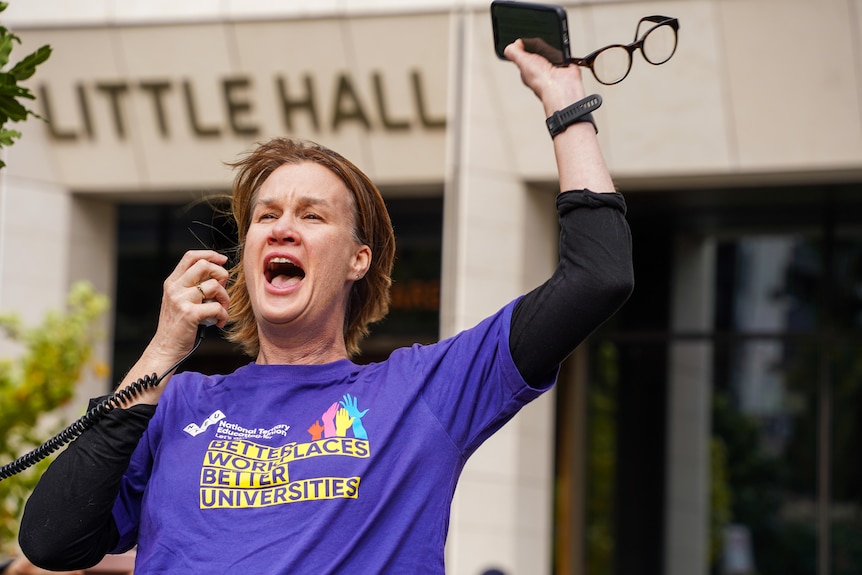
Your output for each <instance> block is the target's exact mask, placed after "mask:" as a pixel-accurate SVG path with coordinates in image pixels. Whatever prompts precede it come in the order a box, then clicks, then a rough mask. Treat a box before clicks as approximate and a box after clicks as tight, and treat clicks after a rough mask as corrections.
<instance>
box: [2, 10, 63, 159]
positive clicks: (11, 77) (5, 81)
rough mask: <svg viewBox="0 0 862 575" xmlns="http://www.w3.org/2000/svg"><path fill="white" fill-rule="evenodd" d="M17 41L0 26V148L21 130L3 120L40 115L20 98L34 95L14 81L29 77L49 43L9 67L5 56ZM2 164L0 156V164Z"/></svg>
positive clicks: (49, 48)
mask: <svg viewBox="0 0 862 575" xmlns="http://www.w3.org/2000/svg"><path fill="white" fill-rule="evenodd" d="M7 6H8V3H6V2H0V12H3V11H4V10H5V9H6V7H7ZM16 42H17V43H19V44H20V43H21V39H20V38H18V36H16V35H15V34H13V33H11V32H10V31H9V30H7V29H6V28H5V27H3V26H0V148H2V147H3V146H11V145H12V144H13V143H14V141H15V140H16V139H17V138H20V137H21V132H18V131H16V130H10V129H8V128H7V127H6V123H7V122H22V121H24V120H26V119H27V117H28V116H33V117H36V118H40V116H39V115H38V114H37V113H35V112H33V111H32V110H30V109H29V108H27V107H26V106H24V104H22V103H21V102H20V100H22V99H23V100H35V99H36V97H35V96H34V95H33V93H32V92H30V89H29V88H25V87H24V86H19V85H18V82H23V81H24V80H27V79H29V78H30V77H31V76H33V74H34V73H35V72H36V67H37V66H39V64H42V63H43V62H45V60H47V59H48V57H49V56H50V55H51V47H50V46H47V45H45V46H42V47H40V48H38V49H37V50H36V51H35V52H33V53H31V54H28V55H27V56H25V57H24V58H23V59H22V60H20V61H19V62H17V63H16V64H14V65H13V66H12V67H11V68H7V67H8V65H9V59H10V57H11V55H12V48H13V46H14V45H15V43H16ZM5 165H6V164H5V163H4V162H3V161H2V160H0V168H3V167H4V166H5Z"/></svg>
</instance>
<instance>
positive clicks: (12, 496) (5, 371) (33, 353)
mask: <svg viewBox="0 0 862 575" xmlns="http://www.w3.org/2000/svg"><path fill="white" fill-rule="evenodd" d="M107 307H108V300H107V298H106V297H105V296H104V295H101V294H99V293H97V292H96V291H95V290H94V289H93V288H92V286H90V285H89V284H88V283H86V282H81V283H77V284H75V285H74V286H73V287H72V289H71V291H70V293H69V296H68V303H67V309H66V310H65V311H64V312H50V313H48V314H47V315H46V317H45V319H44V320H43V322H42V324H41V325H39V326H37V327H34V328H25V327H23V326H22V325H21V321H20V320H19V318H18V317H17V316H15V315H11V314H7V315H0V333H3V334H5V335H6V337H7V338H8V339H11V340H12V341H15V342H19V343H20V344H22V346H23V352H22V353H21V354H20V355H19V356H18V357H16V358H14V359H0V464H3V465H5V464H6V463H8V462H10V461H14V460H16V459H17V458H18V457H20V456H21V455H23V454H24V453H27V452H29V451H30V450H32V449H33V448H35V447H36V446H38V445H39V444H40V443H41V442H42V441H43V440H44V439H45V438H46V437H48V436H49V435H53V434H55V433H57V432H59V430H60V428H61V427H62V422H57V417H56V415H53V416H52V414H51V412H54V411H55V410H56V409H57V408H58V407H61V406H63V405H64V404H66V403H68V402H69V400H71V399H72V396H73V394H74V391H75V385H76V383H77V382H78V380H79V379H80V376H81V373H82V371H83V370H84V369H85V367H86V366H87V364H88V362H89V360H90V356H91V354H92V349H93V345H94V343H95V342H96V340H97V338H98V337H99V334H98V330H97V328H96V320H97V319H98V318H99V317H100V316H101V315H102V314H103V312H104V311H105V310H106V309H107ZM96 369H97V371H98V370H101V371H107V370H106V369H104V368H103V367H102V366H100V365H97V366H96ZM51 421H53V422H54V424H53V425H52V424H51V423H50V422H51ZM48 461H49V459H46V460H43V461H42V462H41V463H40V464H38V465H36V466H34V467H31V468H30V469H28V470H27V471H25V472H23V473H20V474H18V475H14V476H12V477H10V478H7V479H5V480H3V481H0V547H2V548H4V550H5V551H11V550H12V549H11V548H12V547H13V546H14V542H15V541H16V539H17V532H18V525H19V522H20V515H21V512H22V511H23V507H24V502H25V501H26V500H27V497H28V496H29V494H30V492H31V491H32V489H33V487H34V486H35V485H36V482H37V481H38V479H39V476H40V475H41V474H42V472H43V471H44V468H45V467H46V466H47V464H48Z"/></svg>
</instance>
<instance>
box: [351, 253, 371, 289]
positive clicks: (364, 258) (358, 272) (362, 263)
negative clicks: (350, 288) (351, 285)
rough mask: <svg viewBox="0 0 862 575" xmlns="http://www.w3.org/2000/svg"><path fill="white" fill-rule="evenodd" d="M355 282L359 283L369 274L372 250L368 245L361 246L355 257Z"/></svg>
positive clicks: (353, 265)
mask: <svg viewBox="0 0 862 575" xmlns="http://www.w3.org/2000/svg"><path fill="white" fill-rule="evenodd" d="M352 267H353V277H352V278H351V279H353V281H359V280H361V279H362V278H364V277H365V274H367V273H368V269H369V268H370V267H371V248H369V247H368V246H366V245H364V244H363V245H361V246H359V249H358V250H356V253H355V254H354V255H353V263H352Z"/></svg>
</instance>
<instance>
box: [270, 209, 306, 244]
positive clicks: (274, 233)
mask: <svg viewBox="0 0 862 575" xmlns="http://www.w3.org/2000/svg"><path fill="white" fill-rule="evenodd" d="M269 243H271V244H280V243H288V244H295V243H299V231H298V230H297V229H296V226H295V225H293V220H292V219H291V218H290V217H289V216H288V215H283V216H281V217H280V218H279V219H278V221H276V222H275V223H274V224H273V225H272V228H271V229H270V233H269Z"/></svg>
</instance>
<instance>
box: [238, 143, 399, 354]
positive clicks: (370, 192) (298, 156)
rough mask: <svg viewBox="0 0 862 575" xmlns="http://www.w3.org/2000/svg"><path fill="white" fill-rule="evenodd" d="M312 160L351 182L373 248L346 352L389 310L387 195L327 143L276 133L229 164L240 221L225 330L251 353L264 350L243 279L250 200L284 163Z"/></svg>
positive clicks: (391, 240) (365, 241)
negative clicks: (234, 173) (227, 321)
mask: <svg viewBox="0 0 862 575" xmlns="http://www.w3.org/2000/svg"><path fill="white" fill-rule="evenodd" d="M301 162H314V163H316V164H320V165H321V166H323V167H325V168H328V169H329V170H331V171H332V172H333V173H334V174H335V175H337V176H338V177H339V178H341V180H342V181H343V182H344V185H345V186H347V189H348V190H350V192H351V194H352V196H353V205H354V215H353V216H354V217H353V237H354V239H355V240H356V241H357V242H358V243H359V244H362V245H367V246H368V247H369V248H371V266H370V267H369V269H368V272H367V273H366V274H365V276H364V277H363V278H362V279H360V280H357V281H356V282H355V283H354V284H353V287H352V289H351V292H350V296H349V298H348V302H347V310H346V313H345V319H344V341H345V344H346V345H347V353H348V355H349V356H350V357H353V356H355V355H357V354H358V353H359V342H360V341H361V340H362V338H364V337H365V336H367V335H368V326H369V324H371V323H373V322H375V321H380V320H381V319H383V318H384V317H385V316H386V314H387V313H388V311H389V288H390V286H391V284H392V279H391V274H392V264H393V262H394V260H395V233H394V232H393V230H392V222H391V221H390V219H389V212H388V211H387V209H386V204H385V203H384V201H383V196H382V195H381V194H380V191H379V190H378V189H377V186H375V185H374V183H373V182H372V181H371V180H370V179H369V178H368V176H366V175H365V174H364V173H363V172H362V171H361V170H360V169H359V168H357V167H356V166H355V165H354V164H353V163H352V162H350V161H349V160H347V159H346V158H344V157H343V156H341V155H340V154H338V153H337V152H334V151H332V150H330V149H328V148H325V147H324V146H321V145H319V144H316V143H314V142H309V141H304V140H293V139H289V138H274V139H272V140H270V141H268V142H264V143H261V144H258V145H257V147H256V148H255V149H254V150H252V151H251V152H249V153H248V154H247V155H245V156H244V157H243V158H241V159H239V160H237V161H236V162H232V163H230V164H228V165H229V166H231V167H232V168H234V169H235V170H237V173H236V175H235V177H234V181H233V192H232V196H231V213H232V215H233V219H234V220H235V222H236V226H237V234H238V235H237V238H238V243H239V253H238V255H237V262H236V265H234V266H233V268H232V269H231V282H230V284H229V286H228V294H229V295H230V310H229V311H230V316H231V322H230V323H229V324H228V327H227V328H226V330H225V333H226V337H227V338H228V340H230V341H232V342H234V343H237V344H239V345H240V346H241V347H242V349H243V351H244V352H246V353H247V354H249V355H250V356H252V357H255V356H257V354H258V352H259V350H260V340H259V339H258V331H257V322H256V321H255V317H254V310H253V309H252V307H251V299H250V297H249V295H248V288H247V286H246V282H245V274H244V271H245V270H244V269H243V263H242V250H243V248H244V244H245V235H246V232H247V231H248V228H249V225H250V224H251V215H252V206H253V205H254V200H255V198H256V197H257V193H258V190H259V189H260V187H261V185H262V184H263V182H264V181H265V180H266V179H267V178H268V177H269V176H270V174H272V173H273V172H274V171H275V170H276V169H278V168H279V167H280V166H282V165H284V164H298V163H301Z"/></svg>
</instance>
